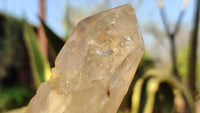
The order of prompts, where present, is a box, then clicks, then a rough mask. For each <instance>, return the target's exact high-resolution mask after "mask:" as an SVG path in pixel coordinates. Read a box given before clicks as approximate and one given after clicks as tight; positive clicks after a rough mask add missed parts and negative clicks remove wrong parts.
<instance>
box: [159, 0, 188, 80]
mask: <svg viewBox="0 0 200 113" xmlns="http://www.w3.org/2000/svg"><path fill="white" fill-rule="evenodd" d="M189 1H190V0H185V1H184V3H183V7H182V9H181V12H180V14H179V16H178V20H177V22H176V24H175V28H174V30H173V32H171V31H170V28H169V26H168V25H169V22H168V19H167V16H166V12H165V5H164V2H163V1H162V0H157V3H158V6H159V9H160V14H161V18H162V22H163V24H164V27H165V30H166V32H167V34H168V36H169V38H170V42H171V43H170V44H171V55H172V64H173V65H172V66H173V74H174V75H175V76H177V77H178V78H180V76H179V73H178V70H177V66H176V64H177V63H176V49H175V47H176V46H175V39H174V38H175V35H176V34H177V32H178V31H179V29H180V24H181V20H182V18H183V16H184V13H185V9H186V7H187V5H188V4H189Z"/></svg>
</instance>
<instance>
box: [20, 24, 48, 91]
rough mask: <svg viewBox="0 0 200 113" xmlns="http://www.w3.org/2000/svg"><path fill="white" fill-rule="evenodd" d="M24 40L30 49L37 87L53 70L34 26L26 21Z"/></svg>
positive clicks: (29, 53)
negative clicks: (41, 47) (43, 52)
mask: <svg viewBox="0 0 200 113" xmlns="http://www.w3.org/2000/svg"><path fill="white" fill-rule="evenodd" d="M23 27H24V29H23V30H24V32H23V33H24V42H25V45H26V48H27V50H28V55H29V58H30V64H31V69H32V73H33V78H34V82H35V85H36V87H38V86H39V85H40V83H41V82H44V81H46V80H48V79H49V78H50V75H51V71H50V66H49V63H48V60H47V59H46V58H45V56H44V55H43V54H42V52H41V49H40V48H39V44H38V41H37V35H36V34H35V32H34V30H33V27H32V26H31V25H29V24H28V23H26V22H24V26H23Z"/></svg>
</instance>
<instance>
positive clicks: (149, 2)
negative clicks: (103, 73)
mask: <svg viewBox="0 0 200 113" xmlns="http://www.w3.org/2000/svg"><path fill="white" fill-rule="evenodd" d="M111 1H112V2H111ZM130 1H131V5H132V6H133V7H134V6H135V2H133V1H134V0H110V4H111V5H110V8H113V7H116V6H119V5H122V4H125V3H129V2H130ZM69 2H70V5H71V6H72V7H73V8H81V9H83V10H84V12H86V13H87V12H89V10H90V8H93V7H95V4H98V3H100V2H101V0H70V1H69ZM164 2H165V4H166V9H167V10H166V11H167V16H168V18H169V20H170V22H175V21H176V20H177V16H178V14H179V12H180V9H181V7H182V4H183V0H164ZM46 3H47V4H46V6H47V9H46V10H47V14H46V22H47V24H48V26H49V27H51V28H52V29H53V31H55V32H56V33H57V34H58V35H59V36H64V35H65V31H64V25H63V23H64V16H65V12H66V6H67V3H68V0H46ZM38 6H39V0H0V12H6V13H8V14H11V15H14V16H16V17H18V18H26V19H27V20H28V21H29V22H30V23H33V24H35V25H38V24H39V19H38V13H39V7H38ZM193 6H194V0H190V4H189V5H188V8H187V10H186V13H185V16H184V19H183V23H184V24H186V25H188V26H190V25H191V24H192V23H191V22H192V20H191V19H192V17H193V10H194V9H193V8H194V7H193ZM136 16H137V19H138V23H139V24H140V25H142V24H143V23H145V22H146V23H147V22H149V21H153V22H156V23H157V24H158V25H159V26H160V27H161V28H163V24H162V22H161V18H160V14H159V10H158V6H157V2H156V0H144V1H143V3H142V5H141V6H140V7H139V8H138V9H137V11H136Z"/></svg>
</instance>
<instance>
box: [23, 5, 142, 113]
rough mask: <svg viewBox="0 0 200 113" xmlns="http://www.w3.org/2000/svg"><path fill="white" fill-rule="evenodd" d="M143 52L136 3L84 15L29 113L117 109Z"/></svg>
mask: <svg viewBox="0 0 200 113" xmlns="http://www.w3.org/2000/svg"><path fill="white" fill-rule="evenodd" d="M143 52H144V45H143V41H142V37H141V36H140V35H139V33H138V29H137V21H136V17H135V13H134V10H133V8H132V7H131V5H129V4H126V5H123V6H120V7H117V8H114V9H111V10H108V11H105V12H102V13H99V14H97V15H94V16H91V17H88V18H86V19H84V20H82V21H81V22H79V24H78V25H77V26H76V28H75V29H74V31H73V33H72V34H71V35H70V38H69V39H68V41H67V42H66V43H65V45H64V47H63V48H62V50H61V51H60V53H59V54H58V56H57V58H56V61H55V68H53V69H52V76H51V79H50V80H48V81H47V82H44V83H42V84H41V85H40V87H39V89H38V91H37V94H36V95H35V96H34V98H32V100H31V101H30V103H29V105H28V107H27V110H26V113H116V112H117V110H118V107H119V105H120V103H121V102H122V100H123V97H124V96H125V94H126V92H127V90H128V88H129V85H130V83H131V81H132V79H133V77H134V73H135V71H136V69H137V66H138V64H139V62H140V59H141V57H142V55H143Z"/></svg>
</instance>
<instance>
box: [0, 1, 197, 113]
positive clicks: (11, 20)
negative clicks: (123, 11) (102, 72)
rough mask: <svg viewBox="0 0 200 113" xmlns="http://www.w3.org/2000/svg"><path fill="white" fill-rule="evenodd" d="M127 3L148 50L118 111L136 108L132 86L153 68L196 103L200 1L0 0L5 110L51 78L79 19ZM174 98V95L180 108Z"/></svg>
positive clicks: (0, 94) (0, 106) (1, 102)
mask: <svg viewBox="0 0 200 113" xmlns="http://www.w3.org/2000/svg"><path fill="white" fill-rule="evenodd" d="M126 3H130V4H131V5H132V7H133V8H134V9H135V13H136V17H137V21H138V24H139V31H140V33H141V34H142V36H143V39H144V44H145V54H144V56H143V58H142V61H141V63H140V65H139V67H138V70H137V73H136V75H135V78H134V80H133V83H132V85H131V88H130V90H129V92H128V94H127V96H126V97H125V99H124V101H123V103H122V105H121V107H120V109H119V112H120V113H125V112H126V113H129V112H131V95H132V89H133V88H132V87H134V86H135V84H136V83H137V80H138V79H140V78H141V77H143V76H144V74H145V73H146V72H147V71H148V70H152V69H154V70H159V73H160V74H161V76H162V75H166V76H167V75H172V76H173V77H174V78H175V79H177V80H178V81H179V82H180V84H181V85H182V86H184V87H185V86H186V88H187V90H188V92H190V94H189V95H191V97H193V101H194V102H195V104H196V106H197V105H198V103H199V101H198V100H199V98H200V96H199V90H200V39H199V35H198V32H199V29H198V27H199V1H198V0H0V113H1V112H5V111H10V110H12V109H17V108H21V107H23V106H26V105H27V104H28V102H29V101H30V99H31V98H32V97H33V95H34V94H35V93H36V89H37V87H38V86H39V84H40V83H41V82H43V81H46V80H47V79H48V76H49V73H51V72H48V71H49V70H50V68H51V67H53V66H54V60H55V56H56V55H57V53H58V52H59V50H60V48H61V47H62V46H61V45H63V43H64V42H65V41H67V38H68V37H69V35H70V33H71V32H72V30H73V28H74V27H75V26H76V24H77V23H78V22H79V21H80V20H82V19H84V18H86V17H88V16H91V15H94V14H96V13H99V12H101V11H105V10H108V9H111V8H114V7H117V6H120V5H123V4H126ZM24 26H25V27H24ZM49 37H52V38H54V39H58V40H57V42H58V43H52V41H51V38H49ZM49 40H50V41H49ZM55 42H56V41H55ZM56 44H57V45H56ZM59 45H60V46H61V47H56V46H59ZM52 48H53V49H52ZM44 70H45V71H44ZM46 70H48V71H46ZM41 75H42V76H44V77H41ZM38 76H39V77H38ZM45 76H46V77H45ZM143 88H144V87H143ZM171 88H172V89H173V87H171ZM177 89H179V88H177ZM173 92H174V89H173ZM156 96H157V95H156ZM167 96H169V95H167ZM175 100H176V95H175V93H174V96H173V102H174V103H175V105H177V106H178V105H179V104H177V103H176V102H175ZM182 100H184V99H182ZM144 101H145V100H144ZM180 103H182V101H180ZM140 105H141V106H142V104H140ZM180 106H181V104H180ZM174 109H175V108H174V107H173V112H175V111H174ZM177 111H180V112H181V110H177ZM153 112H155V113H156V112H157V113H158V110H157V111H156V110H155V108H154V111H153ZM182 112H184V111H182ZM196 112H198V110H197V111H196ZM199 112H200V111H199Z"/></svg>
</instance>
